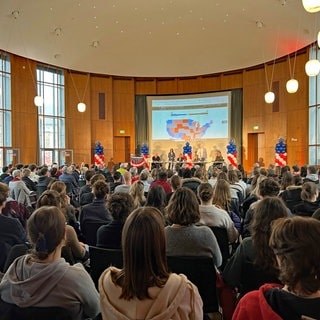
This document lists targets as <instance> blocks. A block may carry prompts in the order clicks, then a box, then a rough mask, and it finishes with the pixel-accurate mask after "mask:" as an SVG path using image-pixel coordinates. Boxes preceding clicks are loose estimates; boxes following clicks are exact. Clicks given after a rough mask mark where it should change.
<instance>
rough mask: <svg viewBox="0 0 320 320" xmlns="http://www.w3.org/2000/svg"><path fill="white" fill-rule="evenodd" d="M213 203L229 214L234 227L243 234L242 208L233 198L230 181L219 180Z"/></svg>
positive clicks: (215, 188)
mask: <svg viewBox="0 0 320 320" xmlns="http://www.w3.org/2000/svg"><path fill="white" fill-rule="evenodd" d="M212 203H213V205H215V206H216V207H218V208H220V209H222V210H225V211H226V212H227V213H228V215H229V216H230V218H231V220H232V222H233V223H234V226H235V227H236V229H237V230H238V232H239V233H241V231H242V224H241V219H240V216H241V214H240V208H239V205H238V201H237V199H235V198H231V189H230V184H229V182H228V181H226V180H224V179H219V180H218V181H217V183H216V184H215V187H214V189H213V197H212Z"/></svg>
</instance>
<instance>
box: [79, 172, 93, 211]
mask: <svg viewBox="0 0 320 320" xmlns="http://www.w3.org/2000/svg"><path fill="white" fill-rule="evenodd" d="M84 168H86V167H84ZM93 176H94V171H92V170H87V171H86V172H85V174H84V176H83V177H84V180H85V185H83V186H82V187H81V188H80V190H79V204H80V206H82V205H83V203H82V202H81V198H82V196H83V195H84V194H86V193H91V192H92V189H91V183H90V179H91V178H92V177H93ZM84 204H86V203H84Z"/></svg>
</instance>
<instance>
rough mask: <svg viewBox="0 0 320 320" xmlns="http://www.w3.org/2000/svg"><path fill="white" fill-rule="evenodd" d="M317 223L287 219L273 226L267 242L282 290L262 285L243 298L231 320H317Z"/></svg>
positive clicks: (319, 231)
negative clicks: (275, 263) (273, 256)
mask: <svg viewBox="0 0 320 320" xmlns="http://www.w3.org/2000/svg"><path fill="white" fill-rule="evenodd" d="M319 242H320V221H316V220H314V219H309V218H305V217H290V218H282V219H278V220H276V221H275V222H274V223H273V224H272V233H271V237H270V241H269V245H270V247H271V250H272V251H273V252H274V254H275V259H276V261H277V264H278V267H279V279H280V280H281V282H282V283H283V285H284V286H283V287H282V286H280V285H276V284H265V285H263V286H261V287H260V289H259V291H252V292H249V293H248V294H246V295H245V296H244V297H243V298H242V299H241V300H240V302H239V304H238V306H237V308H236V310H235V312H234V315H233V318H232V319H233V320H241V319H245V320H256V319H279V320H280V319H283V320H294V319H319V315H320V265H319V261H320V251H319V247H318V244H319Z"/></svg>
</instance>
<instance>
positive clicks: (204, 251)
mask: <svg viewBox="0 0 320 320" xmlns="http://www.w3.org/2000/svg"><path fill="white" fill-rule="evenodd" d="M166 211H167V214H168V218H169V221H170V222H171V223H172V225H171V226H167V227H166V228H165V232H166V242H167V256H209V257H212V258H213V260H214V263H215V265H216V266H217V267H220V265H221V263H222V256H221V252H220V248H219V245H218V242H217V239H216V237H215V235H214V234H213V232H212V231H211V230H210V228H209V227H207V226H196V223H198V222H199V221H200V211H199V203H198V200H197V197H196V195H195V194H194V192H193V191H192V190H191V189H189V188H186V187H181V188H179V189H178V190H177V191H176V192H175V193H174V194H173V196H172V198H171V199H170V202H169V204H168V206H167V208H166Z"/></svg>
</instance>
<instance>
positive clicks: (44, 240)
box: [27, 206, 66, 260]
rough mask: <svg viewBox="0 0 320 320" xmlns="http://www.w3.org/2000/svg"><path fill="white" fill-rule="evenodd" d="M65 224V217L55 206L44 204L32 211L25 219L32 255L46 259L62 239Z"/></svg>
mask: <svg viewBox="0 0 320 320" xmlns="http://www.w3.org/2000/svg"><path fill="white" fill-rule="evenodd" d="M65 224H66V219H65V217H64V215H63V213H62V212H61V210H60V209H59V208H57V207H53V206H52V207H49V206H44V207H41V208H39V209H37V210H36V211H35V212H33V213H32V215H31V216H30V218H29V219H28V221H27V231H28V237H29V240H30V242H31V244H32V255H33V256H34V257H36V258H38V259H40V260H44V259H46V258H47V257H48V255H49V254H50V253H52V252H53V251H54V250H55V249H56V248H57V247H58V245H59V244H60V243H61V241H62V240H63V239H64V235H65Z"/></svg>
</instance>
